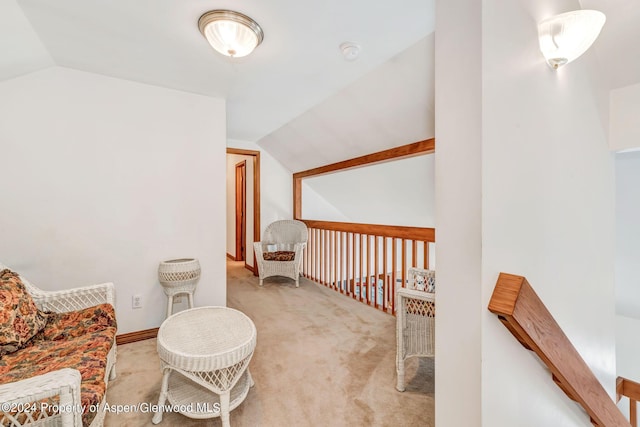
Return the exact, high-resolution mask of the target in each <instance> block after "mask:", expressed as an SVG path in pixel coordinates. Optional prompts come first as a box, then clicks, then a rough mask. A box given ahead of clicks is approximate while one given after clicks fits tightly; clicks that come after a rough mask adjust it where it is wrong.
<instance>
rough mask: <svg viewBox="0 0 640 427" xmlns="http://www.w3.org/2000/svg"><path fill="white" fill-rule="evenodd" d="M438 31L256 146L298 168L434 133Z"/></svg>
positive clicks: (403, 142) (305, 168)
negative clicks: (435, 64) (435, 59)
mask: <svg viewBox="0 0 640 427" xmlns="http://www.w3.org/2000/svg"><path fill="white" fill-rule="evenodd" d="M434 47H435V40H434V34H433V33H431V35H429V36H427V37H425V38H423V39H421V40H420V41H419V42H417V43H415V44H414V45H412V46H410V47H409V48H408V49H406V50H404V51H403V52H401V53H400V54H398V55H396V56H395V57H393V58H391V59H390V60H389V61H387V62H385V63H384V64H382V65H381V66H379V67H377V68H376V69H374V70H373V71H371V72H369V73H367V74H365V75H364V76H362V77H361V78H360V79H358V80H357V81H355V82H353V83H351V84H350V85H348V86H346V87H345V88H344V89H342V90H340V91H338V92H337V93H335V94H333V95H332V96H331V97H329V98H328V99H326V100H325V101H323V102H321V103H319V104H318V105H316V106H314V107H312V108H311V109H309V110H307V111H306V112H305V113H303V114H302V115H300V116H298V117H296V118H294V119H293V120H291V121H290V122H289V123H287V124H286V125H284V126H282V127H281V128H279V129H278V130H276V131H275V132H273V133H271V134H269V135H267V136H266V137H264V138H262V139H260V140H259V141H258V144H259V145H260V146H261V147H263V148H265V149H266V150H267V151H269V152H270V153H271V154H272V155H273V156H275V157H276V158H277V159H278V160H279V161H280V162H281V163H282V164H283V165H284V166H285V167H287V168H288V169H289V170H291V171H293V172H299V171H303V170H307V169H311V168H315V167H318V166H322V165H326V164H330V163H335V162H338V161H341V160H345V159H349V158H353V157H358V156H362V155H365V154H369V153H374V152H377V151H382V150H384V149H387V148H390V147H397V146H400V145H406V144H410V143H412V142H417V141H422V140H424V139H428V138H431V137H433V136H435V127H434V117H435V114H434V84H435V78H434V63H433V58H434Z"/></svg>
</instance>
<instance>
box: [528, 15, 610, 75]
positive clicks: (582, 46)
mask: <svg viewBox="0 0 640 427" xmlns="http://www.w3.org/2000/svg"><path fill="white" fill-rule="evenodd" d="M606 19H607V18H606V17H605V16H604V13H602V12H599V11H597V10H574V11H573V12H567V13H562V14H560V15H556V16H553V17H551V18H548V19H545V20H544V21H542V22H540V23H539V24H538V38H539V40H540V50H541V51H542V54H543V55H544V57H545V59H546V60H547V63H548V64H549V66H550V67H551V68H554V69H557V68H559V67H561V66H563V65H565V64H568V63H569V62H571V61H573V60H574V59H576V58H578V57H579V56H580V55H582V54H583V53H585V52H586V51H587V49H589V47H590V46H591V45H592V44H593V42H594V41H596V39H597V38H598V35H599V34H600V30H601V29H602V26H603V25H604V22H605V21H606Z"/></svg>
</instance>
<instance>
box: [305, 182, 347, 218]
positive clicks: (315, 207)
mask: <svg viewBox="0 0 640 427" xmlns="http://www.w3.org/2000/svg"><path fill="white" fill-rule="evenodd" d="M311 179H313V178H311ZM309 180H310V179H304V180H302V218H304V219H317V220H321V221H339V222H351V221H353V220H352V219H350V218H348V217H347V216H346V215H345V214H344V213H342V212H341V211H340V209H338V208H337V207H336V206H335V205H332V204H331V203H329V202H328V201H327V199H326V198H325V197H324V196H323V195H321V194H319V193H318V192H317V191H315V190H314V189H313V187H311V186H309V183H308V181H309ZM328 187H329V188H328V190H329V191H331V192H335V193H340V194H341V193H342V192H343V188H341V187H340V186H333V185H329V186H328ZM323 194H327V193H326V192H323ZM351 194H352V195H353V193H351Z"/></svg>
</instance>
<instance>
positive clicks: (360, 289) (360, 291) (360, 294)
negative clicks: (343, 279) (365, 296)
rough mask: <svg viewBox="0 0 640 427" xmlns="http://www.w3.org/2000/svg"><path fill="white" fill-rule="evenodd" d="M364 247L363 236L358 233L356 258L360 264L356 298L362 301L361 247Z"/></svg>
mask: <svg viewBox="0 0 640 427" xmlns="http://www.w3.org/2000/svg"><path fill="white" fill-rule="evenodd" d="M363 247H364V236H363V235H362V233H361V234H360V246H359V247H358V259H359V266H360V275H359V276H358V286H359V288H358V299H359V300H360V301H362V252H363V251H362V248H363Z"/></svg>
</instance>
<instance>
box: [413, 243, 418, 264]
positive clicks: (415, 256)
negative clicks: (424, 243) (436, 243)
mask: <svg viewBox="0 0 640 427" xmlns="http://www.w3.org/2000/svg"><path fill="white" fill-rule="evenodd" d="M417 266H418V242H416V241H415V240H412V242H411V267H414V268H415V267H417Z"/></svg>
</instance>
